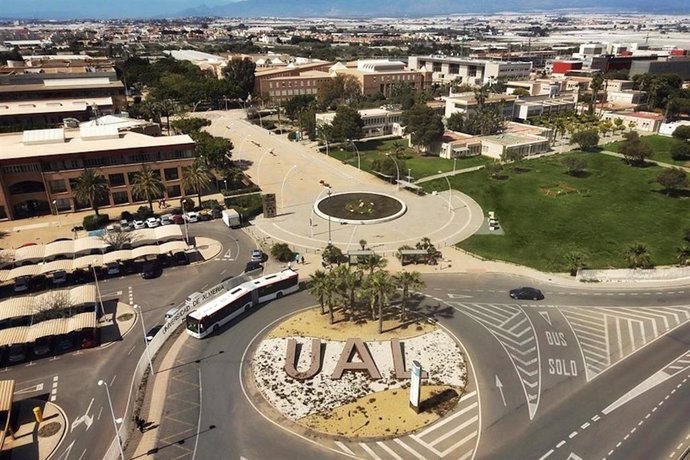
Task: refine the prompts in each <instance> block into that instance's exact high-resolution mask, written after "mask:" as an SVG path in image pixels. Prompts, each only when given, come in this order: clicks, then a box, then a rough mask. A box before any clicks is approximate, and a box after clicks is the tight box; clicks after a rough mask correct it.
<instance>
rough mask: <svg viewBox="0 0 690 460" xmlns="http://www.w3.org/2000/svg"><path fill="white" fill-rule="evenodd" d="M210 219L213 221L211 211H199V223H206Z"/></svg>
mask: <svg viewBox="0 0 690 460" xmlns="http://www.w3.org/2000/svg"><path fill="white" fill-rule="evenodd" d="M211 219H213V216H211V211H209V210H208V209H202V210H201V211H199V220H200V221H201V222H206V221H209V220H211Z"/></svg>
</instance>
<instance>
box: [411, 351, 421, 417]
mask: <svg viewBox="0 0 690 460" xmlns="http://www.w3.org/2000/svg"><path fill="white" fill-rule="evenodd" d="M421 392H422V365H421V364H419V362H418V361H412V381H411V382H410V407H412V409H414V411H415V413H417V414H419V400H420V397H421Z"/></svg>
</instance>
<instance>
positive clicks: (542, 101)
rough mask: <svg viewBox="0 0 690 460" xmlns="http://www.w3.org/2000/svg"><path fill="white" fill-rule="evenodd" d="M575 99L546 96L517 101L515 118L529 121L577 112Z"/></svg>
mask: <svg viewBox="0 0 690 460" xmlns="http://www.w3.org/2000/svg"><path fill="white" fill-rule="evenodd" d="M575 104H576V102H575V98H574V96H573V97H561V98H551V97H546V96H536V97H526V98H524V99H522V98H521V99H519V100H517V101H515V109H514V112H513V118H515V119H518V120H527V119H528V118H535V117H540V116H549V115H551V114H554V113H559V112H572V111H574V110H575Z"/></svg>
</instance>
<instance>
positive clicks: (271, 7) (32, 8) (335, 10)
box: [0, 0, 690, 19]
mask: <svg viewBox="0 0 690 460" xmlns="http://www.w3.org/2000/svg"><path fill="white" fill-rule="evenodd" d="M192 2H194V0H191V1H190V0H147V1H141V0H120V1H118V2H106V1H99V0H96V1H94V0H88V1H87V0H52V1H50V2H47V1H46V0H4V1H3V8H2V10H0V16H1V17H3V18H8V19H27V18H36V19H84V18H94V19H106V18H133V19H134V18H141V19H146V18H176V17H191V16H221V17H261V16H264V17H266V16H272V17H334V18H335V17H420V16H432V15H444V14H453V13H477V14H481V13H496V12H501V11H513V12H526V13H527V12H530V11H532V12H534V11H540V12H544V11H553V12H557V11H561V10H563V11H565V10H564V8H567V11H568V12H571V13H576V12H578V10H581V9H587V10H588V11H591V10H592V9H596V10H600V11H601V10H608V11H616V12H648V13H690V2H689V1H688V0H655V1H650V0H571V1H570V2H568V3H566V2H563V1H562V0H505V1H502V2H476V1H470V0H426V1H418V0H379V1H376V2H372V1H371V0H291V1H287V0H242V1H237V2H228V1H223V0H205V2H204V3H200V4H196V5H194V3H192ZM190 3H191V4H192V5H194V6H190Z"/></svg>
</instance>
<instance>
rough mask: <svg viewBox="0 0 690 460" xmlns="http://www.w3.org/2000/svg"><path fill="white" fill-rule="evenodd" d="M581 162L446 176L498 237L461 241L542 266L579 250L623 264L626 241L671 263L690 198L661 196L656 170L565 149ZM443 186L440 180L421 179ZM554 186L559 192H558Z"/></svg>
mask: <svg viewBox="0 0 690 460" xmlns="http://www.w3.org/2000/svg"><path fill="white" fill-rule="evenodd" d="M567 155H577V156H580V157H581V158H583V159H584V160H585V161H586V164H587V168H586V172H585V174H582V175H581V176H580V177H572V176H569V175H567V174H565V172H564V168H563V166H562V165H561V159H562V158H563V157H564V155H559V156H552V157H547V158H541V159H536V160H530V161H525V162H522V163H521V164H520V168H521V170H520V172H516V171H515V170H512V169H510V168H509V169H507V174H506V176H507V178H506V179H502V180H497V179H491V178H489V176H488V173H487V172H486V171H485V170H480V171H477V172H472V173H467V174H462V175H459V176H455V177H453V178H451V183H452V185H453V188H455V189H457V190H460V191H462V192H463V193H466V194H468V195H469V196H471V197H472V198H474V199H475V200H476V201H477V202H478V203H479V204H480V205H481V206H482V208H483V209H484V212H485V213H487V212H488V211H495V212H496V217H497V218H498V219H499V221H500V223H501V225H502V226H503V229H504V230H505V235H504V236H498V235H475V236H472V237H471V238H469V239H468V240H465V241H463V242H462V243H460V245H459V246H460V247H462V248H463V249H466V250H468V251H470V252H473V253H476V254H478V255H480V256H483V257H486V258H490V259H499V260H507V261H510V262H515V263H519V264H522V265H527V266H530V267H534V268H537V269H540V270H546V271H561V272H562V271H567V269H568V267H567V264H566V262H565V260H564V254H565V253H567V252H568V251H570V250H578V251H580V252H582V253H584V254H585V256H586V259H587V262H588V266H589V267H591V268H609V267H616V268H621V267H625V258H624V252H625V250H626V248H627V247H628V246H629V245H630V244H631V243H633V242H637V241H639V242H642V243H645V244H646V245H647V247H648V248H649V250H650V252H651V255H652V261H653V262H654V263H655V264H656V265H666V264H673V263H674V262H675V254H676V249H677V248H678V247H679V246H680V245H681V244H682V243H683V234H684V229H685V228H688V227H690V222H689V221H688V220H687V216H688V207H689V206H690V199H688V198H677V197H676V198H674V197H667V196H665V195H664V194H663V193H661V187H660V186H659V185H658V184H656V183H655V181H654V178H655V176H656V175H657V173H658V172H659V170H660V168H659V167H657V166H654V167H647V168H634V167H631V166H628V165H626V164H625V163H624V162H623V161H622V160H621V159H617V158H612V157H608V156H605V155H599V154H591V153H590V154H587V153H581V152H577V153H570V154H567ZM424 186H425V188H426V189H427V191H430V190H446V189H447V184H446V181H445V180H436V181H432V182H429V183H425V184H424ZM559 192H560V193H559Z"/></svg>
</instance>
